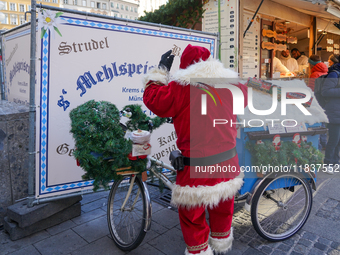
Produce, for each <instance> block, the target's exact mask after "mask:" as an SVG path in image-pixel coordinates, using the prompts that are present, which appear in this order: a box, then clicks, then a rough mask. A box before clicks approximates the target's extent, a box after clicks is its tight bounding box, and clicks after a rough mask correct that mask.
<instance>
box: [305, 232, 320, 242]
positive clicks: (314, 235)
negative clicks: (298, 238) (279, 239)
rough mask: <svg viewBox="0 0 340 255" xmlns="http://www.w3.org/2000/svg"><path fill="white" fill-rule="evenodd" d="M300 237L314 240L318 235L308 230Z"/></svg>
mask: <svg viewBox="0 0 340 255" xmlns="http://www.w3.org/2000/svg"><path fill="white" fill-rule="evenodd" d="M302 237H303V238H306V239H308V240H310V241H316V239H318V236H317V235H316V234H314V233H310V232H305V233H304V234H303V236H302Z"/></svg>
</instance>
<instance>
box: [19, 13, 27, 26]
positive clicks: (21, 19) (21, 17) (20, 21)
mask: <svg viewBox="0 0 340 255" xmlns="http://www.w3.org/2000/svg"><path fill="white" fill-rule="evenodd" d="M19 19H20V20H19V23H20V25H22V24H24V23H26V21H25V16H22V15H20V18H19Z"/></svg>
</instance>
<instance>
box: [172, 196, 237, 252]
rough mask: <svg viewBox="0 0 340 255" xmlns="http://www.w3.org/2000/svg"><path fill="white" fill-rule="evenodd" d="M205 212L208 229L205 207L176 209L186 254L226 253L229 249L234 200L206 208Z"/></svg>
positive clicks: (231, 238)
mask: <svg viewBox="0 0 340 255" xmlns="http://www.w3.org/2000/svg"><path fill="white" fill-rule="evenodd" d="M207 210H208V213H209V224H210V228H209V225H208V223H207V221H206V207H205V206H200V207H198V206H196V207H192V208H187V207H184V206H180V207H179V208H178V213H179V219H180V224H181V229H182V233H183V237H184V241H185V243H186V245H187V250H186V254H202V255H203V254H204V255H208V254H213V253H212V250H215V251H216V252H226V251H228V250H230V249H231V246H232V241H233V235H232V228H231V222H232V217H233V212H234V198H231V199H229V200H225V201H221V202H220V203H219V204H218V205H217V206H215V207H213V208H210V207H209V206H208V208H207ZM209 233H210V237H209ZM211 249H212V250H211Z"/></svg>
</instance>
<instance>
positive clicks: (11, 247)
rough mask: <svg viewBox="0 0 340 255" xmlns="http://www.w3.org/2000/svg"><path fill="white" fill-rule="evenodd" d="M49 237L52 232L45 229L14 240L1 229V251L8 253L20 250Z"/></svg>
mask: <svg viewBox="0 0 340 255" xmlns="http://www.w3.org/2000/svg"><path fill="white" fill-rule="evenodd" d="M49 237H50V234H49V233H48V232H47V231H45V230H43V231H40V232H38V233H35V234H33V235H30V236H28V237H25V238H23V239H20V240H17V241H12V240H11V239H10V236H9V235H8V234H6V233H5V232H4V231H1V232H0V250H1V253H3V254H7V253H9V252H14V251H17V250H20V249H22V248H24V247H26V246H29V245H31V244H34V243H36V242H39V241H41V240H44V239H46V238H49Z"/></svg>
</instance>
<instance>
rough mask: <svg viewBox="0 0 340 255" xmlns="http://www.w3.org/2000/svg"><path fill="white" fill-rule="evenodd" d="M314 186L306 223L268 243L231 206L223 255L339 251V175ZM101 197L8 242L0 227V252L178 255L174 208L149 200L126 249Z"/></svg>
mask: <svg viewBox="0 0 340 255" xmlns="http://www.w3.org/2000/svg"><path fill="white" fill-rule="evenodd" d="M327 177H328V176H327ZM317 185H318V189H317V191H316V192H314V194H313V196H314V197H313V208H312V211H311V214H310V216H309V219H308V221H307V223H306V224H305V226H304V227H303V228H302V229H301V230H300V231H299V232H298V233H297V234H296V235H294V236H293V237H291V238H289V239H287V240H285V241H283V242H275V243H273V242H268V241H266V240H264V239H263V238H261V237H260V236H259V235H258V234H257V232H256V231H255V230H254V228H253V226H252V223H251V217H250V214H249V213H248V212H247V211H246V210H244V208H243V205H244V203H238V204H235V211H234V220H233V226H234V237H235V240H234V243H233V249H232V251H230V252H229V253H228V254H235V255H236V254H244V255H247V254H251V255H257V254H273V255H274V254H275V255H280V254H292V255H299V254H312V255H318V254H331V255H336V254H338V255H340V192H339V190H340V182H339V178H336V177H335V176H332V178H324V179H321V178H319V179H318V183H317ZM149 187H150V190H149V191H150V194H152V198H153V199H157V198H158V197H159V196H160V193H159V191H158V188H155V187H151V186H149ZM107 196H108V192H100V193H94V194H90V195H85V196H84V198H83V200H82V201H81V203H82V214H81V216H79V217H76V218H73V219H72V220H69V221H66V222H64V223H62V224H59V225H57V226H54V227H51V228H49V229H46V230H44V231H41V232H39V233H36V234H34V235H32V236H29V237H26V238H23V239H21V240H18V241H11V240H10V239H9V236H8V234H7V233H5V232H4V231H3V230H2V231H0V254H12V255H14V254H15V255H21V254H22V255H27V254H28V255H38V254H43V255H45V254H46V255H50V254H72V255H77V254H81V255H86V254H89V255H92V254H100V255H106V254H115V255H121V254H122V255H123V254H129V255H163V254H168V255H177V254H184V250H185V243H184V241H183V237H182V233H181V228H180V225H179V219H178V213H177V211H176V209H174V208H169V207H168V205H166V204H163V205H161V204H159V203H156V202H153V203H152V206H153V215H152V226H151V230H150V231H149V232H148V233H147V234H146V236H145V238H144V241H143V242H142V244H141V245H140V246H139V247H138V248H137V249H135V250H133V251H130V252H123V251H121V250H119V249H118V248H117V247H116V246H115V245H114V243H113V241H112V239H111V236H110V233H109V230H108V227H107V220H106V203H107ZM157 201H159V200H157ZM164 205H165V206H164Z"/></svg>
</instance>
